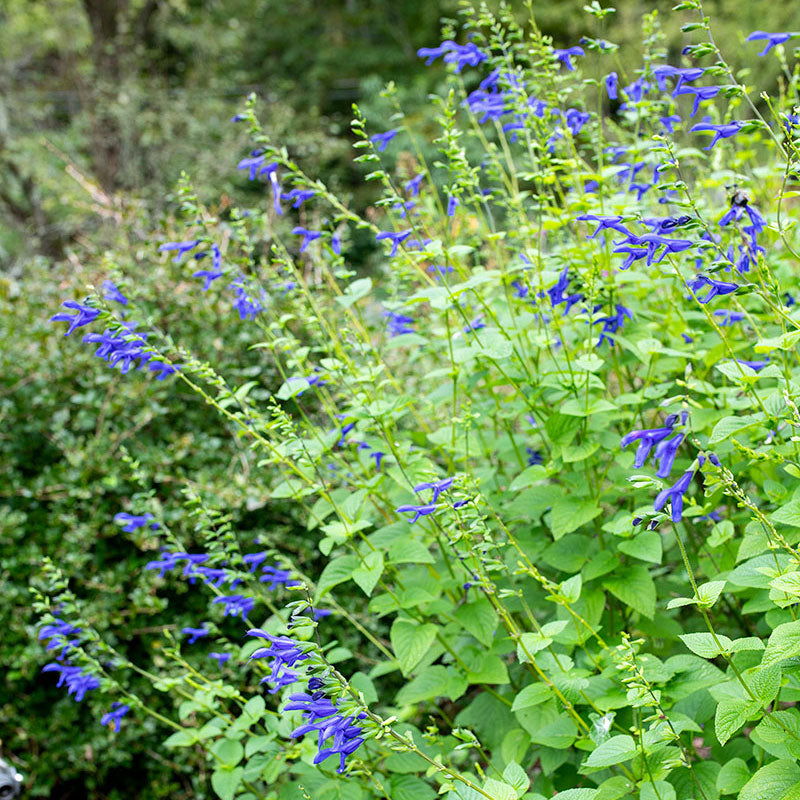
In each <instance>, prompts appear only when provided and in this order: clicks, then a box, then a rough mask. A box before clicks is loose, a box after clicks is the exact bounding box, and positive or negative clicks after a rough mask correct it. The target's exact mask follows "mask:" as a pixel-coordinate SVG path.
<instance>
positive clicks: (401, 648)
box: [389, 619, 436, 677]
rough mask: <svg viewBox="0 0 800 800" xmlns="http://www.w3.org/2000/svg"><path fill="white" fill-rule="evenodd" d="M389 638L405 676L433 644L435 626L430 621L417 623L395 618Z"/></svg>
mask: <svg viewBox="0 0 800 800" xmlns="http://www.w3.org/2000/svg"><path fill="white" fill-rule="evenodd" d="M389 638H390V639H391V641H392V649H393V650H394V653H395V656H396V657H397V661H398V663H399V664H400V669H401V671H402V673H403V675H404V676H406V677H407V676H408V675H409V674H410V673H411V671H412V670H413V669H414V667H416V666H417V664H419V662H420V661H421V660H422V657H423V656H424V655H425V653H427V652H428V648H430V646H431V645H432V644H433V640H434V639H435V638H436V626H435V625H433V624H431V623H427V624H425V625H419V624H418V623H416V622H412V621H411V620H408V619H396V620H395V621H394V622H393V623H392V629H391V632H390V634H389Z"/></svg>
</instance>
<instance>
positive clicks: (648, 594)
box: [603, 564, 656, 619]
mask: <svg viewBox="0 0 800 800" xmlns="http://www.w3.org/2000/svg"><path fill="white" fill-rule="evenodd" d="M603 587H604V588H606V589H607V590H608V591H609V592H611V594H613V595H614V597H616V598H617V599H619V600H621V601H622V602H623V603H625V605H626V606H630V608H632V609H633V610H634V611H638V612H639V613H640V614H642V615H643V616H645V617H647V618H648V619H653V616H654V614H655V612H656V586H655V584H654V583H653V579H652V578H651V577H650V573H649V572H648V571H647V567H644V566H640V565H638V564H637V565H634V566H632V567H628V568H627V569H624V570H621V571H619V572H617V573H616V574H615V575H613V576H612V577H610V578H606V579H605V580H604V581H603Z"/></svg>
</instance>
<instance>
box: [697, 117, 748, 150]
mask: <svg viewBox="0 0 800 800" xmlns="http://www.w3.org/2000/svg"><path fill="white" fill-rule="evenodd" d="M743 125H744V123H743V122H739V121H738V120H737V121H734V122H726V123H725V124H724V125H712V124H711V123H710V122H699V123H698V124H697V125H694V126H693V127H691V128H689V133H696V132H698V131H712V132H713V134H714V138H713V139H712V140H711V143H710V144H709V145H708V147H704V148H703V149H704V150H712V149H713V148H714V145H715V144H716V143H717V142H718V141H719V140H720V139H730V138H731V136H736V134H737V133H739V131H740V130H741V129H742V127H743Z"/></svg>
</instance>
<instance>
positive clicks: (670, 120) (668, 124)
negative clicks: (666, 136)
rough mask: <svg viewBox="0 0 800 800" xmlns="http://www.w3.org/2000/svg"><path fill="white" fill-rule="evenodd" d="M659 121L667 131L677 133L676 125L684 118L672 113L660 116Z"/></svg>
mask: <svg viewBox="0 0 800 800" xmlns="http://www.w3.org/2000/svg"><path fill="white" fill-rule="evenodd" d="M658 121H659V122H660V123H661V124H662V125H663V126H664V129H665V130H666V131H667V133H675V126H676V125H677V124H678V123H679V122H682V121H683V120H681V118H680V117H679V116H678V115H677V114H670V115H669V116H666V117H659V118H658Z"/></svg>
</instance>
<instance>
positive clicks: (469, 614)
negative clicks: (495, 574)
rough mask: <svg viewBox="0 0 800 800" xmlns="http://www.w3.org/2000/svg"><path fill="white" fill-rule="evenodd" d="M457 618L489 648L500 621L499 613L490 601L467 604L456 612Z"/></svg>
mask: <svg viewBox="0 0 800 800" xmlns="http://www.w3.org/2000/svg"><path fill="white" fill-rule="evenodd" d="M455 618H456V619H457V620H458V621H459V622H460V623H461V625H463V626H464V628H465V629H466V630H467V631H468V632H469V633H471V634H472V635H473V636H474V637H475V638H476V639H477V640H478V641H479V642H480V643H481V644H485V645H486V646H487V647H488V646H489V645H490V644H492V641H493V640H494V633H495V631H496V630H497V622H498V620H497V613H496V612H495V610H494V608H492V604H491V603H490V602H489V601H488V600H486V599H485V598H481V599H479V600H477V601H475V602H472V603H465V604H464V605H463V606H460V607H459V609H458V611H456V613H455Z"/></svg>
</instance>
